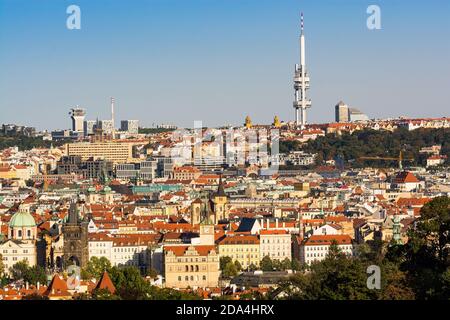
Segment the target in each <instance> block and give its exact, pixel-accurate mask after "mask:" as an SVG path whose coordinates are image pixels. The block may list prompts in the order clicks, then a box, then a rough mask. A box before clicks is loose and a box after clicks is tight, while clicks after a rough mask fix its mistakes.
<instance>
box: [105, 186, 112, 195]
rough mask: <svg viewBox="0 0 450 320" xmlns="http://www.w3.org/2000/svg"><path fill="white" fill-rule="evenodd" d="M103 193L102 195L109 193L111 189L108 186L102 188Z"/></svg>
mask: <svg viewBox="0 0 450 320" xmlns="http://www.w3.org/2000/svg"><path fill="white" fill-rule="evenodd" d="M103 192H104V193H110V192H111V187H109V186H106V187H104V188H103Z"/></svg>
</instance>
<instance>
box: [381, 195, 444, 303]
mask: <svg viewBox="0 0 450 320" xmlns="http://www.w3.org/2000/svg"><path fill="white" fill-rule="evenodd" d="M408 237H409V241H408V243H407V244H406V245H404V246H393V247H391V248H389V251H390V252H389V257H390V258H391V260H397V261H398V263H400V265H401V269H402V270H404V271H405V272H407V275H408V276H409V280H410V283H411V285H412V287H413V289H414V292H415V295H416V298H418V299H450V291H449V290H448V286H447V283H448V281H447V279H448V271H447V270H448V268H449V267H450V261H449V247H450V198H448V197H436V198H434V199H433V200H432V201H430V202H428V203H427V204H425V205H424V206H423V207H422V209H421V215H420V218H419V219H418V220H417V221H416V224H415V227H414V228H412V229H411V230H410V231H409V233H408Z"/></svg>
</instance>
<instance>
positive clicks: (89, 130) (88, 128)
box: [83, 120, 97, 136]
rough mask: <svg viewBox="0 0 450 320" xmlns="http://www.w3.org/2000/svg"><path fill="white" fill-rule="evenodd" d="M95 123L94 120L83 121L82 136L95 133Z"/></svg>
mask: <svg viewBox="0 0 450 320" xmlns="http://www.w3.org/2000/svg"><path fill="white" fill-rule="evenodd" d="M96 124H97V121H95V120H85V121H84V123H83V132H84V136H90V135H93V134H94V133H95V126H96Z"/></svg>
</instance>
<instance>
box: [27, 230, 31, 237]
mask: <svg viewBox="0 0 450 320" xmlns="http://www.w3.org/2000/svg"><path fill="white" fill-rule="evenodd" d="M27 237H28V238H31V230H29V229H28V230H27Z"/></svg>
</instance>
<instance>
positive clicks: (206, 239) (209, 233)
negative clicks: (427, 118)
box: [200, 223, 214, 245]
mask: <svg viewBox="0 0 450 320" xmlns="http://www.w3.org/2000/svg"><path fill="white" fill-rule="evenodd" d="M200 244H201V245H214V225H212V224H207V223H205V224H203V223H201V224H200Z"/></svg>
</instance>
